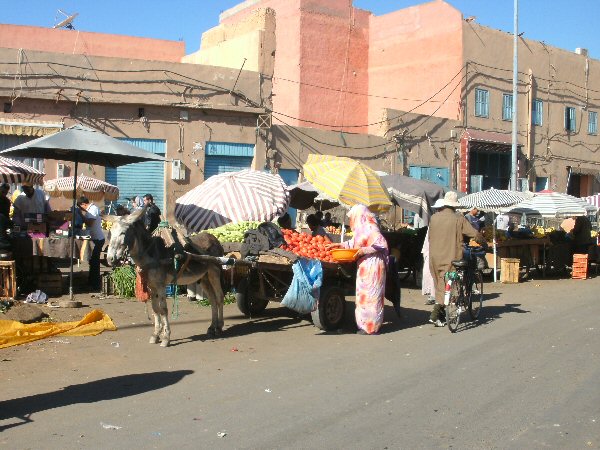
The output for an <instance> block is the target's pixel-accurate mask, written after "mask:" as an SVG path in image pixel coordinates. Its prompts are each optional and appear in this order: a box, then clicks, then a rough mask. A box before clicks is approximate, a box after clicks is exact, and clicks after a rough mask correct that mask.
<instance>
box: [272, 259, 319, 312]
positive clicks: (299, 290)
mask: <svg viewBox="0 0 600 450" xmlns="http://www.w3.org/2000/svg"><path fill="white" fill-rule="evenodd" d="M292 270H293V272H294V278H293V279H292V283H291V284H290V288H289V289H288V291H287V292H286V294H285V296H284V297H283V301H282V302H281V304H282V305H283V306H286V307H288V308H290V309H293V310H294V311H296V312H299V313H300V314H308V313H309V312H311V311H314V310H315V309H316V307H317V300H318V299H319V295H320V293H321V285H322V284H323V267H322V266H321V261H319V260H316V259H299V260H298V261H296V262H295V263H294V264H293V265H292Z"/></svg>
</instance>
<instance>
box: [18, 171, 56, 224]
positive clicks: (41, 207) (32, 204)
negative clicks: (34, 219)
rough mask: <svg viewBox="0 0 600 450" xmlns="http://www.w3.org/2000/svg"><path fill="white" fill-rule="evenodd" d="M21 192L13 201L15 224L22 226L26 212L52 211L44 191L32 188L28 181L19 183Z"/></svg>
mask: <svg viewBox="0 0 600 450" xmlns="http://www.w3.org/2000/svg"><path fill="white" fill-rule="evenodd" d="M21 189H22V192H21V194H20V195H19V196H18V197H16V198H15V200H14V202H13V207H14V215H13V221H14V223H15V225H20V226H24V225H25V224H26V222H25V216H26V215H27V214H48V213H49V212H50V211H52V208H50V204H49V203H48V200H47V199H46V195H45V194H44V191H42V190H41V189H38V188H34V187H33V184H31V183H30V182H28V181H24V182H23V183H21Z"/></svg>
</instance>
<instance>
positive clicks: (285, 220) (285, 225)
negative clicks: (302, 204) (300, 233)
mask: <svg viewBox="0 0 600 450" xmlns="http://www.w3.org/2000/svg"><path fill="white" fill-rule="evenodd" d="M277 225H279V228H282V229H285V230H291V229H292V218H291V217H290V215H289V214H288V213H284V214H283V215H282V216H279V217H278V218H277Z"/></svg>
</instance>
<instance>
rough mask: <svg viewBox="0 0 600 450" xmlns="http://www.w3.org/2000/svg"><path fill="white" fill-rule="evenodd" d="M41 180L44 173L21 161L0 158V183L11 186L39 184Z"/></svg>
mask: <svg viewBox="0 0 600 450" xmlns="http://www.w3.org/2000/svg"><path fill="white" fill-rule="evenodd" d="M43 178H44V172H40V171H39V170H37V169H34V168H33V167H31V166H28V165H27V164H25V163H22V162H21V161H15V160H14V159H10V158H4V157H2V156H0V181H1V182H2V183H9V184H13V183H22V182H23V181H29V182H31V183H33V184H41V183H42V179H43Z"/></svg>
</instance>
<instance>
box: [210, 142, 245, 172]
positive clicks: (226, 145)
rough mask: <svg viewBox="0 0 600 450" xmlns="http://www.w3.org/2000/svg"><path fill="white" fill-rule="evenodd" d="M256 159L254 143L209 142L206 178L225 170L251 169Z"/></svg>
mask: <svg viewBox="0 0 600 450" xmlns="http://www.w3.org/2000/svg"><path fill="white" fill-rule="evenodd" d="M253 159H254V145H253V144H238V143H234V142H207V143H206V150H205V158H204V179H205V180H206V179H208V178H210V177H212V176H213V175H218V174H220V173H224V172H237V171H238V170H243V169H249V168H250V167H251V166H252V160H253Z"/></svg>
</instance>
